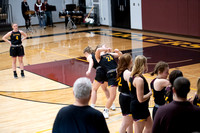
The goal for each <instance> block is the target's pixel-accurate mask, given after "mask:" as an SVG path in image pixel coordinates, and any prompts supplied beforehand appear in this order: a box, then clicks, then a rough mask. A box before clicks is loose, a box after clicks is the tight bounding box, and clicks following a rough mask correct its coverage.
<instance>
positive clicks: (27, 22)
mask: <svg viewBox="0 0 200 133" xmlns="http://www.w3.org/2000/svg"><path fill="white" fill-rule="evenodd" d="M21 8H22V15H23V17H24V19H25V25H26V30H28V28H29V27H30V25H31V22H30V17H29V15H28V14H26V12H27V11H29V10H30V9H29V5H28V3H27V0H23V1H22V4H21Z"/></svg>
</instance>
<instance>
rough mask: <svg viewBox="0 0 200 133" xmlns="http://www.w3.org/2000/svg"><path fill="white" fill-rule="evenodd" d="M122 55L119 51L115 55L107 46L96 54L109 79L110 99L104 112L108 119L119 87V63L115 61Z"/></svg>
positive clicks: (116, 50) (115, 51)
mask: <svg viewBox="0 0 200 133" xmlns="http://www.w3.org/2000/svg"><path fill="white" fill-rule="evenodd" d="M121 55H122V53H121V52H120V51H119V50H118V49H115V50H114V53H111V48H106V47H105V46H103V47H102V48H98V49H97V50H96V52H95V58H96V60H97V62H98V63H99V64H100V65H101V66H102V67H103V69H104V70H105V71H106V73H107V79H108V86H109V93H110V97H109V99H108V100H107V102H106V106H105V109H104V112H103V115H104V117H105V118H106V119H108V118H109V108H110V107H111V105H112V104H113V102H114V100H115V97H116V90H117V85H118V82H117V78H116V76H117V74H116V68H117V63H116V61H115V60H114V59H115V58H118V57H120V56H121Z"/></svg>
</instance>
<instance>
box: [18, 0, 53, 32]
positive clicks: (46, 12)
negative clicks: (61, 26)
mask: <svg viewBox="0 0 200 133" xmlns="http://www.w3.org/2000/svg"><path fill="white" fill-rule="evenodd" d="M21 10H22V16H23V18H24V20H25V26H26V29H27V30H29V29H30V26H31V22H30V20H31V12H30V13H29V11H30V8H29V5H28V3H27V0H23V1H22V3H21ZM34 11H35V13H36V15H37V18H38V21H39V26H40V27H41V28H44V29H46V26H50V27H54V25H53V19H52V12H51V9H50V5H49V4H48V0H44V3H42V1H41V0H36V3H35V5H34ZM35 13H34V14H35Z"/></svg>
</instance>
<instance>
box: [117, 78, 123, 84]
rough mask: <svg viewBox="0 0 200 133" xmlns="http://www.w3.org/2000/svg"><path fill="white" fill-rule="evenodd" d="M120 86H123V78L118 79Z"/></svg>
mask: <svg viewBox="0 0 200 133" xmlns="http://www.w3.org/2000/svg"><path fill="white" fill-rule="evenodd" d="M118 86H122V78H121V77H119V78H118Z"/></svg>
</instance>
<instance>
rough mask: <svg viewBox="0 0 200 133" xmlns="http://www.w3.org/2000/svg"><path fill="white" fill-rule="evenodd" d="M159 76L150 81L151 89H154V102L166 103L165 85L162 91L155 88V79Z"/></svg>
mask: <svg viewBox="0 0 200 133" xmlns="http://www.w3.org/2000/svg"><path fill="white" fill-rule="evenodd" d="M156 79H157V78H155V79H153V80H152V81H151V83H150V85H151V89H152V90H153V91H152V92H153V97H154V102H155V103H156V104H158V105H164V104H165V87H164V88H163V89H162V90H161V91H156V90H155V88H154V85H153V84H154V81H155V80H156Z"/></svg>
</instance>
